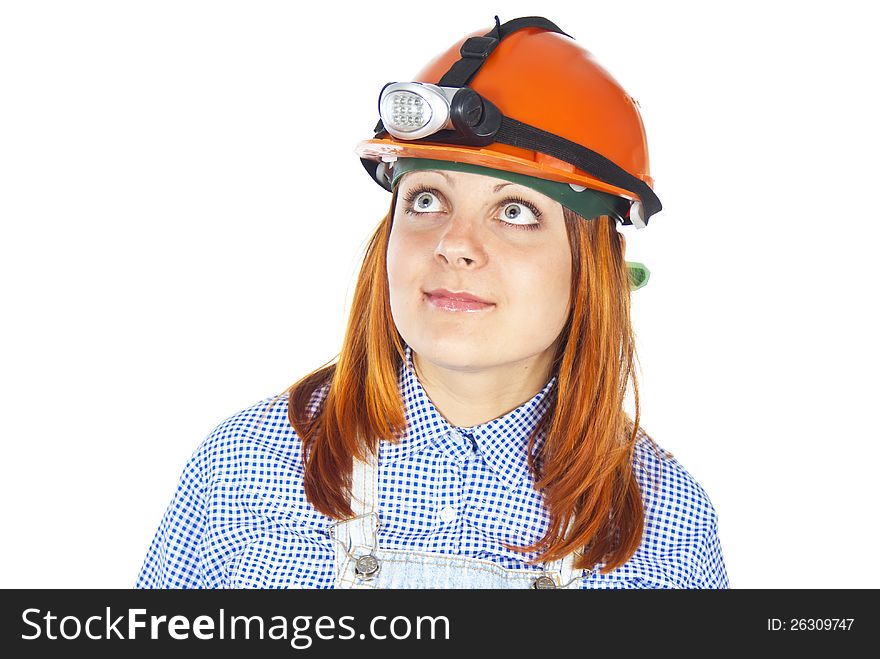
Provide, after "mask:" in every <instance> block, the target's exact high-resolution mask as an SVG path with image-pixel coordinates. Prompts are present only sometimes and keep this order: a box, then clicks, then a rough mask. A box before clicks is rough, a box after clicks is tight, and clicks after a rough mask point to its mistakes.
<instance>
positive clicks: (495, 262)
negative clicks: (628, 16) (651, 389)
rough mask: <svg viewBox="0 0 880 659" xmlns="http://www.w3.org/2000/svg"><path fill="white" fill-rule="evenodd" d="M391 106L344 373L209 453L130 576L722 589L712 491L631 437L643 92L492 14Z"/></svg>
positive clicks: (392, 98)
mask: <svg viewBox="0 0 880 659" xmlns="http://www.w3.org/2000/svg"><path fill="white" fill-rule="evenodd" d="M425 83H431V84H425ZM380 114H381V117H382V118H381V121H380V124H379V125H377V127H376V135H375V137H374V139H371V140H367V141H365V142H363V143H361V144H360V145H359V147H358V153H359V155H360V157H361V159H362V161H363V163H364V165H365V167H366V168H367V171H368V172H369V173H370V174H371V175H372V176H374V177H375V180H376V181H377V182H378V183H379V184H381V185H383V187H386V188H387V189H388V190H389V191H391V192H392V199H391V209H390V211H389V213H388V215H387V216H386V217H385V218H384V220H383V221H382V222H381V223H380V224H379V227H378V229H377V230H376V232H375V233H374V235H373V237H372V239H371V241H370V243H369V246H368V248H367V251H366V255H365V259H364V263H363V267H362V269H361V272H360V275H359V279H358V283H357V287H356V291H355V296H354V301H353V305H352V309H351V315H350V319H349V324H348V328H347V331H346V335H345V339H344V344H343V346H342V350H341V352H340V355H339V358H338V360H336V362H335V363H333V364H330V365H327V366H324V367H322V368H320V369H318V370H316V371H314V372H313V373H311V374H309V375H307V376H306V377H304V378H302V379H301V380H299V381H298V382H297V383H295V384H294V385H293V386H292V387H290V388H289V389H288V390H287V391H285V392H284V393H283V395H281V396H276V397H274V398H271V399H267V400H264V401H261V402H260V403H258V404H256V405H254V406H252V407H250V408H248V409H246V410H244V411H242V412H240V413H238V414H236V415H234V416H232V417H230V418H229V419H227V420H226V421H225V422H223V423H222V424H220V425H219V426H218V427H217V428H216V429H215V430H214V431H213V432H212V433H211V435H210V436H209V437H208V438H207V439H206V440H205V441H204V442H203V443H202V444H201V446H200V447H199V448H198V449H197V450H196V452H195V453H194V454H193V456H192V458H191V459H190V461H189V462H188V464H187V466H186V468H185V470H184V472H183V475H182V477H181V482H180V485H179V487H178V491H177V494H176V495H175V498H174V500H173V501H172V503H171V505H170V506H169V508H168V511H167V513H166V515H165V517H164V519H163V521H162V523H161V525H160V528H159V531H158V533H157V534H156V537H155V539H154V541H153V544H152V546H151V547H150V550H149V553H148V555H147V558H146V560H145V562H144V565H143V568H142V570H141V573H140V576H139V579H138V586H139V587H148V588H151V587H233V588H247V587H258V588H263V587H265V588H293V587H306V588H312V587H318V588H332V587H336V588H527V587H533V588H726V587H728V582H727V575H726V572H725V567H724V561H723V558H722V553H721V548H720V545H719V542H718V535H717V515H716V513H715V510H714V508H713V506H712V504H711V502H710V500H709V498H708V496H707V495H706V493H705V491H704V490H703V489H702V488H701V487H700V485H699V484H698V483H697V482H696V481H695V480H694V479H693V478H692V477H691V476H690V474H688V472H687V471H686V470H685V469H684V468H683V467H682V466H681V464H679V463H678V461H676V460H675V459H674V458H673V457H672V454H671V453H668V452H666V451H664V450H663V449H661V448H660V447H659V446H657V444H656V443H654V442H653V440H651V439H650V438H649V437H648V436H647V435H646V434H645V433H644V432H643V431H642V430H641V428H640V427H639V425H638V421H639V413H638V410H639V403H638V386H637V382H636V377H635V371H634V364H635V348H634V339H633V333H632V328H631V325H630V315H629V309H630V298H629V296H630V290H631V289H634V288H638V287H640V286H641V285H643V284H644V283H645V282H646V281H647V270H646V269H645V268H644V267H643V266H641V265H640V264H633V263H630V264H628V263H627V262H626V261H624V249H625V241H624V237H623V235H622V234H621V233H619V232H618V231H617V229H616V223H617V222H620V223H621V224H623V225H636V227H639V228H641V227H644V226H646V225H647V223H648V220H649V218H650V216H651V215H652V214H653V213H656V212H657V211H659V210H660V202H659V200H658V199H657V197H656V195H654V193H653V191H652V190H651V187H650V185H651V184H652V179H651V178H650V176H649V174H648V158H647V147H646V141H645V135H644V128H643V126H642V122H641V118H640V116H639V113H638V109H637V107H636V104H635V102H634V101H633V99H632V98H631V97H630V96H628V95H627V94H626V93H625V92H624V91H623V90H622V89H621V88H620V86H619V85H618V84H617V83H616V82H615V81H614V80H613V79H612V78H611V77H610V76H609V75H608V73H607V72H606V71H604V69H602V68H601V67H600V66H599V65H598V64H597V63H596V62H595V61H594V60H593V59H592V57H591V56H590V54H589V53H588V52H587V51H585V50H583V49H581V48H580V47H578V46H577V45H575V43H574V42H573V40H572V39H571V38H570V37H569V36H568V35H566V34H565V33H563V32H562V31H561V30H560V29H559V28H558V27H557V26H555V25H554V24H553V23H551V22H550V21H547V20H546V19H543V18H537V17H529V18H522V19H516V20H513V21H510V22H507V23H505V24H503V25H501V24H500V23H499V21H498V19H497V17H496V24H495V27H494V28H493V29H492V30H490V31H488V32H486V33H485V34H482V33H475V34H473V35H470V37H469V38H467V39H464V40H462V41H460V42H458V43H457V44H456V45H455V46H453V47H452V48H450V49H449V50H448V51H447V52H446V53H444V54H442V55H441V56H440V57H438V58H436V59H435V60H433V61H432V62H431V63H430V64H429V65H428V66H427V67H426V68H425V70H423V71H422V72H421V73H420V74H419V75H417V76H416V78H415V82H408V83H394V84H389V85H386V86H385V88H384V89H383V91H382V94H381V96H380ZM630 380H632V385H633V390H634V394H635V418H634V419H630V418H629V416H628V415H627V414H626V413H625V412H624V410H623V403H624V395H625V392H626V388H627V386H628V383H629V381H630Z"/></svg>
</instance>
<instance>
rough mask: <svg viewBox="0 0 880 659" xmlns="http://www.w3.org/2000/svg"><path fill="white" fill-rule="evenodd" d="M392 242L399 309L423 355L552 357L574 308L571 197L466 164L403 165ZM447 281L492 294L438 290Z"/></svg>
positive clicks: (460, 360) (443, 360) (452, 286)
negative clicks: (564, 200)
mask: <svg viewBox="0 0 880 659" xmlns="http://www.w3.org/2000/svg"><path fill="white" fill-rule="evenodd" d="M393 220H394V221H393V226H392V229H391V236H390V241H389V245H388V284H389V288H390V294H391V313H392V316H393V318H394V323H395V324H396V326H397V330H398V331H399V332H400V335H401V336H402V337H403V340H404V341H406V342H407V343H408V344H409V345H410V347H411V348H412V349H413V351H414V352H415V353H416V354H418V355H419V357H420V358H421V359H427V360H429V361H431V362H432V363H433V364H436V365H437V366H439V367H443V368H447V369H455V370H460V371H479V370H484V369H489V368H494V367H499V366H505V365H513V364H515V363H517V362H522V361H523V360H530V359H535V358H537V359H539V360H542V359H544V358H547V357H549V358H551V359H552V356H553V353H554V352H555V348H556V346H555V345H554V342H555V341H556V339H557V338H558V336H559V334H560V332H561V331H562V328H563V326H564V325H565V321H566V319H567V318H568V312H569V295H570V288H571V248H570V246H569V243H568V234H567V232H566V228H565V220H564V217H563V214H562V206H561V205H560V204H559V203H558V202H556V201H554V200H552V199H550V198H549V197H546V196H544V195H542V194H541V193H539V192H537V191H535V190H533V189H532V188H529V187H526V186H522V185H519V184H516V183H511V182H509V181H504V180H501V179H497V178H492V177H489V176H482V175H479V174H470V173H464V172H453V171H446V170H443V171H440V170H424V171H413V172H408V173H406V174H404V175H403V177H402V178H401V180H400V183H399V187H398V195H397V203H396V206H395V209H394V218H393ZM441 289H445V290H446V291H449V292H451V293H467V294H469V295H472V296H475V297H477V298H481V299H482V300H485V301H486V302H487V303H488V304H473V303H472V304H468V303H464V302H458V301H455V300H454V299H450V298H448V297H447V298H444V297H442V296H440V295H432V292H435V291H438V290H441Z"/></svg>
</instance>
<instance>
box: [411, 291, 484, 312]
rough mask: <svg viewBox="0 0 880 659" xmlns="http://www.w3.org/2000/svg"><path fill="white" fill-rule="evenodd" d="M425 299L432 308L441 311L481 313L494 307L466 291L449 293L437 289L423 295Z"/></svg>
mask: <svg viewBox="0 0 880 659" xmlns="http://www.w3.org/2000/svg"><path fill="white" fill-rule="evenodd" d="M425 299H426V300H427V301H428V303H429V304H430V305H431V306H433V307H434V308H437V309H440V310H443V311H483V310H485V309H491V308H492V307H494V306H495V304H494V303H493V302H489V301H488V300H484V299H483V298H481V297H478V296H476V295H474V294H473V293H469V292H467V291H458V292H455V291H449V290H446V289H445V288H437V289H435V290H433V291H428V292H426V293H425Z"/></svg>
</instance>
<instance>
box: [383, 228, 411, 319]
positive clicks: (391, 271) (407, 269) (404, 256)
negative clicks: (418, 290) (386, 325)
mask: <svg viewBox="0 0 880 659" xmlns="http://www.w3.org/2000/svg"><path fill="white" fill-rule="evenodd" d="M416 254H417V250H416V246H415V245H413V244H412V241H410V240H407V239H406V237H405V236H403V235H401V234H400V233H399V232H395V231H394V229H392V231H391V236H390V237H389V240H388V256H387V259H386V263H385V266H386V268H387V270H388V289H389V292H390V295H391V305H392V307H395V306H400V303H401V302H403V301H404V296H406V297H409V296H410V294H411V293H412V292H413V290H412V289H413V286H417V279H418V277H417V275H418V259H417V258H416Z"/></svg>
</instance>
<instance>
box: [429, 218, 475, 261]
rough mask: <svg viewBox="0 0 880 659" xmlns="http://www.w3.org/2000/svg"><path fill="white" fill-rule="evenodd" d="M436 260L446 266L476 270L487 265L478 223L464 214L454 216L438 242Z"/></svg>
mask: <svg viewBox="0 0 880 659" xmlns="http://www.w3.org/2000/svg"><path fill="white" fill-rule="evenodd" d="M434 258H436V259H437V260H439V261H441V262H442V263H443V264H444V265H453V266H456V267H464V268H476V267H479V266H480V265H482V264H483V263H485V261H486V249H485V245H484V244H483V241H482V240H481V238H480V235H479V226H478V223H477V222H475V221H471V220H470V219H468V218H467V217H466V216H463V215H462V214H458V213H456V214H455V215H453V217H452V218H450V220H449V223H448V224H447V225H446V228H445V230H444V231H443V233H442V234H441V236H440V240H439V241H438V242H437V247H436V248H435V249H434Z"/></svg>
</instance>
